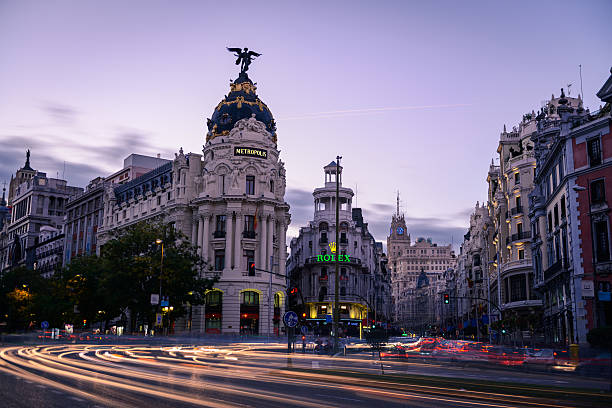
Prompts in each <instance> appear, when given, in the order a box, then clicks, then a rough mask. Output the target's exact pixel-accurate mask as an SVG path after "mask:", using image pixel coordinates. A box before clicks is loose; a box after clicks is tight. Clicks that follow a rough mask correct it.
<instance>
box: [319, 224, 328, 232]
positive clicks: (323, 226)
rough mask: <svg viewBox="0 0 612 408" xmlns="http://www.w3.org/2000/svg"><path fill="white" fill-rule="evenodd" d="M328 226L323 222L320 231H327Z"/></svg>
mask: <svg viewBox="0 0 612 408" xmlns="http://www.w3.org/2000/svg"><path fill="white" fill-rule="evenodd" d="M327 229H328V226H327V223H326V222H322V223H321V224H319V230H320V231H327Z"/></svg>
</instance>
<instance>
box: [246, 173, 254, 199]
mask: <svg viewBox="0 0 612 408" xmlns="http://www.w3.org/2000/svg"><path fill="white" fill-rule="evenodd" d="M246 194H247V195H254V194H255V176H246Z"/></svg>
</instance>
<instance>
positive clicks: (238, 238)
mask: <svg viewBox="0 0 612 408" xmlns="http://www.w3.org/2000/svg"><path fill="white" fill-rule="evenodd" d="M243 218H244V216H243V215H242V214H241V213H236V236H235V237H234V265H235V267H236V269H238V270H240V258H241V256H242V248H241V246H240V242H241V238H242V223H243Z"/></svg>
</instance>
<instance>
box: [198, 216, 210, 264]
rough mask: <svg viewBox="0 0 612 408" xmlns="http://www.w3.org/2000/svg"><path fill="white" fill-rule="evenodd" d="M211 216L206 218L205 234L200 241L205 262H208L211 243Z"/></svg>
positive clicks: (201, 235)
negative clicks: (209, 244) (209, 243)
mask: <svg viewBox="0 0 612 408" xmlns="http://www.w3.org/2000/svg"><path fill="white" fill-rule="evenodd" d="M209 228H210V216H209V215H205V216H204V232H203V233H202V234H200V237H199V240H200V245H201V246H202V258H204V260H205V261H208V242H209V241H210V231H209Z"/></svg>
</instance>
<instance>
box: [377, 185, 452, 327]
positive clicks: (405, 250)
mask: <svg viewBox="0 0 612 408" xmlns="http://www.w3.org/2000/svg"><path fill="white" fill-rule="evenodd" d="M397 200H398V204H397V212H396V214H394V215H393V217H392V219H391V231H390V235H389V236H388V238H387V252H388V258H389V267H390V268H391V271H392V273H391V287H392V296H393V304H394V312H395V314H394V320H395V323H396V324H398V325H399V326H400V327H402V328H404V329H408V330H415V331H419V332H423V331H424V330H426V329H429V328H428V326H434V325H436V324H438V323H440V322H441V318H440V316H438V315H437V313H436V310H439V308H437V307H436V303H437V299H435V296H436V295H433V294H437V293H439V292H440V291H441V288H442V287H444V286H445V282H444V279H443V276H444V272H446V271H447V269H448V268H454V267H455V264H456V258H455V254H454V251H452V249H451V246H450V245H445V246H438V244H435V243H433V242H432V241H431V239H425V238H418V239H417V241H416V242H415V243H414V244H412V243H411V240H410V234H408V232H407V227H406V222H405V220H404V215H403V214H400V212H399V196H398V198H397ZM421 272H424V274H425V278H426V279H424V278H422V277H421V279H420V282H421V286H420V287H418V283H419V277H420V276H421ZM425 287H426V288H427V294H428V296H430V295H431V296H432V298H431V299H430V300H429V301H428V302H424V301H423V300H422V297H423V294H422V293H421V292H423V290H421V291H420V292H418V293H417V291H416V290H417V289H419V288H425ZM417 298H418V299H420V300H418V301H417ZM423 305H426V306H427V308H426V310H425V309H423V307H424V306H423Z"/></svg>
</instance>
